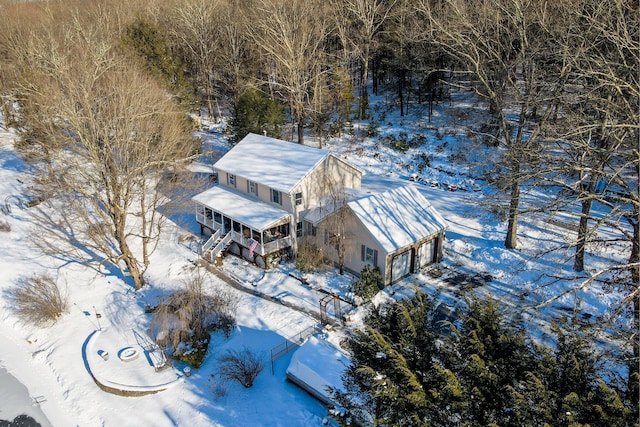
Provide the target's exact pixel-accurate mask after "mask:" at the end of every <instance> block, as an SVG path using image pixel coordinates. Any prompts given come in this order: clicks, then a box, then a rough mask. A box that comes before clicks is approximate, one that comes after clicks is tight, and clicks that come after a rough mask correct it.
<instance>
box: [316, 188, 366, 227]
mask: <svg viewBox="0 0 640 427" xmlns="http://www.w3.org/2000/svg"><path fill="white" fill-rule="evenodd" d="M338 191H339V192H341V194H340V195H339V196H338V197H335V196H333V195H328V196H326V197H324V198H323V199H322V200H321V201H320V204H319V205H318V206H316V207H314V208H311V209H309V211H308V212H307V213H306V214H305V216H304V220H305V221H307V222H310V223H311V224H313V225H314V226H316V225H318V224H319V223H320V222H322V221H324V219H325V218H326V217H328V216H329V215H331V214H332V213H334V212H335V211H337V210H338V209H340V208H341V207H342V206H344V205H345V204H346V203H348V202H349V201H350V200H355V199H357V198H360V197H362V195H363V194H364V193H363V192H362V191H358V190H355V189H353V188H346V187H343V188H340V189H338Z"/></svg>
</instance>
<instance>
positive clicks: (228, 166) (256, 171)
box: [214, 133, 329, 193]
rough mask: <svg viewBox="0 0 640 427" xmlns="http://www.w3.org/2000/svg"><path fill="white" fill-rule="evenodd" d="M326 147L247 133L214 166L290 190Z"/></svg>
mask: <svg viewBox="0 0 640 427" xmlns="http://www.w3.org/2000/svg"><path fill="white" fill-rule="evenodd" d="M327 156H329V151H327V150H319V149H317V148H313V147H308V146H306V145H301V144H296V143H293V142H287V141H281V140H279V139H274V138H269V137H267V136H262V135H257V134H255V133H250V134H248V135H247V136H245V137H244V138H243V139H242V141H240V142H239V143H238V144H236V145H235V146H234V147H233V148H232V149H231V150H230V151H229V152H228V153H227V154H225V155H224V156H223V157H222V158H221V159H220V160H218V161H217V162H216V163H215V165H214V167H215V168H216V169H218V170H222V171H225V172H228V173H231V174H233V175H238V176H241V177H243V178H246V179H248V180H251V181H254V182H257V183H259V184H263V185H266V186H267V187H270V188H273V189H274V190H278V191H282V192H284V193H291V191H292V190H293V189H294V187H295V186H296V185H297V184H298V183H299V182H300V181H302V179H303V178H304V177H305V176H307V175H308V174H309V173H310V172H311V171H312V170H313V169H314V168H315V167H316V166H317V165H318V164H319V163H320V162H322V161H323V160H324V159H325V158H326V157H327Z"/></svg>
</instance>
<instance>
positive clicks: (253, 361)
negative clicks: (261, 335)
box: [218, 347, 264, 388]
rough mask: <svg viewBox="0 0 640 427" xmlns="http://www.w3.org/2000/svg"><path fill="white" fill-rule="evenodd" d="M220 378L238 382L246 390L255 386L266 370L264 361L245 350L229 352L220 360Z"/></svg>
mask: <svg viewBox="0 0 640 427" xmlns="http://www.w3.org/2000/svg"><path fill="white" fill-rule="evenodd" d="M218 362H219V363H220V377H222V378H223V379H225V380H233V381H238V382H239V383H240V384H242V386H243V387H244V388H250V387H252V386H253V383H254V381H255V380H256V378H257V377H258V375H259V374H260V372H262V370H263V369H264V361H263V360H262V358H261V357H260V356H258V355H257V354H255V353H254V352H252V351H251V350H249V349H248V348H246V347H245V348H244V349H242V350H235V351H234V350H229V351H227V352H226V353H225V354H224V355H223V356H221V357H220V358H219V359H218Z"/></svg>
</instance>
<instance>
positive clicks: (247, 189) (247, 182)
mask: <svg viewBox="0 0 640 427" xmlns="http://www.w3.org/2000/svg"><path fill="white" fill-rule="evenodd" d="M248 192H249V180H247V193H248Z"/></svg>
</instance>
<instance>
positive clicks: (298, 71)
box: [251, 0, 328, 144]
mask: <svg viewBox="0 0 640 427" xmlns="http://www.w3.org/2000/svg"><path fill="white" fill-rule="evenodd" d="M321 6H322V2H318V1H308V0H294V1H291V2H281V1H278V0H257V1H256V4H255V9H254V10H253V11H252V12H253V13H252V14H251V16H252V18H253V24H254V25H253V26H252V27H251V30H252V31H251V38H252V40H253V41H254V42H255V44H256V45H257V46H258V48H259V49H260V50H261V51H262V52H263V54H264V64H265V76H264V80H265V83H266V84H267V85H268V86H269V87H270V88H272V89H273V90H274V92H275V93H277V94H279V96H280V97H281V98H282V99H283V100H284V101H285V102H287V103H288V105H289V107H290V110H291V119H292V120H293V121H294V124H295V125H296V126H297V130H298V142H299V143H300V144H302V143H304V120H305V118H306V108H307V106H308V105H309V101H310V96H311V92H312V90H313V87H314V81H315V79H317V78H318V76H319V73H321V72H322V67H323V66H324V65H326V63H325V59H324V53H323V52H324V51H323V47H324V43H325V38H326V36H327V29H328V23H327V18H326V16H325V14H324V13H322V7H321Z"/></svg>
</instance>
